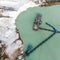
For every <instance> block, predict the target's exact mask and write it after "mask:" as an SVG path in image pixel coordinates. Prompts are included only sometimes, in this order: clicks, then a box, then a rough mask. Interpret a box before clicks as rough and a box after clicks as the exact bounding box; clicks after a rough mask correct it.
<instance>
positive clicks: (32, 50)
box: [25, 23, 56, 56]
mask: <svg viewBox="0 0 60 60" xmlns="http://www.w3.org/2000/svg"><path fill="white" fill-rule="evenodd" d="M46 24H47V25H48V26H50V27H52V28H53V31H54V32H53V34H51V35H50V36H49V37H47V38H46V39H45V40H44V41H42V42H40V43H39V44H38V45H37V46H36V47H35V48H33V49H31V50H30V51H29V52H28V51H26V52H25V56H29V55H30V54H31V53H32V52H34V51H35V50H36V49H37V48H39V47H40V46H42V45H43V44H44V43H45V42H47V41H48V40H49V39H50V38H52V37H53V36H54V35H55V34H56V29H55V28H54V27H53V26H52V25H50V24H48V23H46Z"/></svg>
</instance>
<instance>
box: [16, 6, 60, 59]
mask: <svg viewBox="0 0 60 60" xmlns="http://www.w3.org/2000/svg"><path fill="white" fill-rule="evenodd" d="M37 13H41V14H42V21H43V23H42V25H41V27H45V28H49V29H51V28H50V27H48V26H47V25H46V24H45V22H48V23H49V24H51V25H53V26H54V27H56V29H58V30H60V5H56V6H49V7H34V8H29V9H28V10H27V11H25V12H23V13H21V14H20V15H19V16H18V18H17V20H16V25H17V28H18V29H19V31H20V34H21V37H22V39H23V41H24V50H26V48H27V46H28V44H31V45H32V46H33V47H35V46H36V45H37V44H38V43H40V42H41V41H43V40H44V39H45V38H47V37H48V36H49V35H50V34H52V33H51V32H47V31H42V30H38V31H33V29H32V28H33V22H34V19H35V17H36V14H37ZM59 37H60V34H56V35H55V36H54V37H52V38H51V39H50V40H49V41H47V42H46V43H45V44H43V45H42V46H41V47H39V48H38V49H37V50H36V51H34V52H33V53H32V54H30V56H29V57H26V60H60V38H59Z"/></svg>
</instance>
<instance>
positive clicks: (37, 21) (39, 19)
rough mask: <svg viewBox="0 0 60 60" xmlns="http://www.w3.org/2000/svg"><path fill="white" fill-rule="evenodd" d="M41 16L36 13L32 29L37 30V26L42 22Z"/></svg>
mask: <svg viewBox="0 0 60 60" xmlns="http://www.w3.org/2000/svg"><path fill="white" fill-rule="evenodd" d="M41 17H42V15H41V14H39V13H38V14H37V16H36V18H35V20H34V24H33V30H38V29H39V26H40V24H41V23H42V21H41Z"/></svg>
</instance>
